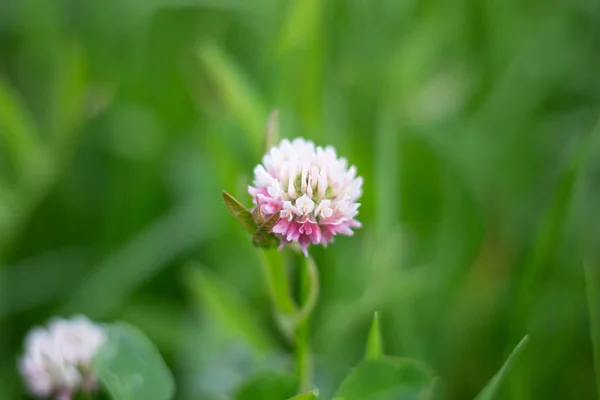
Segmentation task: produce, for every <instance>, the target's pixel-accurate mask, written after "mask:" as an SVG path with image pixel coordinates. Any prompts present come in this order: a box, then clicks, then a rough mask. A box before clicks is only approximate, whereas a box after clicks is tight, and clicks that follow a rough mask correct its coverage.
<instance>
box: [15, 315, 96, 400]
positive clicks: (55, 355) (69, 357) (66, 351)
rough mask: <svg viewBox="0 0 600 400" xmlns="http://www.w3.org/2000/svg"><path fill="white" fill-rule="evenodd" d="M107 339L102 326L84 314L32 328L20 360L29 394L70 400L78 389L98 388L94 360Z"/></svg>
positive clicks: (89, 390)
mask: <svg viewBox="0 0 600 400" xmlns="http://www.w3.org/2000/svg"><path fill="white" fill-rule="evenodd" d="M105 340H106V334H105V332H104V330H103V328H102V327H101V326H99V325H97V324H95V323H93V322H91V321H90V320H89V319H87V318H86V317H83V316H77V317H75V318H72V319H71V320H65V319H54V320H53V321H51V322H50V324H49V326H48V328H41V327H37V328H34V329H32V330H31V331H30V332H29V333H28V335H27V337H26V339H25V353H24V354H23V356H22V357H21V358H20V359H19V370H20V372H21V375H22V376H23V379H24V380H25V383H26V385H27V388H28V389H29V391H30V393H31V394H32V395H33V396H35V397H38V398H48V397H50V396H54V398H55V399H57V400H70V399H72V398H73V396H74V394H75V392H77V390H78V389H83V390H84V391H87V392H93V391H94V390H96V387H97V381H96V378H95V376H94V374H93V371H92V363H93V359H94V356H95V355H96V352H97V351H98V349H99V348H100V347H101V346H102V345H103V344H104V342H105Z"/></svg>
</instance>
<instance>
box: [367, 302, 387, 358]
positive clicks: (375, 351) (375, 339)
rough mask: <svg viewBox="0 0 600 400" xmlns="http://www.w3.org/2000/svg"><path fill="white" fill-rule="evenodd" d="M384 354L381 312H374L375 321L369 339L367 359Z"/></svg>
mask: <svg viewBox="0 0 600 400" xmlns="http://www.w3.org/2000/svg"><path fill="white" fill-rule="evenodd" d="M382 355H383V340H382V338H381V328H380V324H379V313H378V312H375V314H373V323H372V324H371V330H370V331H369V337H368V339H367V351H366V353H365V359H366V360H373V359H376V358H380V357H381V356H382Z"/></svg>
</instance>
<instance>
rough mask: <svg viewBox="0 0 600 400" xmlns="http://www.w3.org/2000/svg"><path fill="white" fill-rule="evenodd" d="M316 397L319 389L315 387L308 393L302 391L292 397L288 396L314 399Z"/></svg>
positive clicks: (307, 399) (293, 398) (308, 399)
mask: <svg viewBox="0 0 600 400" xmlns="http://www.w3.org/2000/svg"><path fill="white" fill-rule="evenodd" d="M317 397H319V391H318V390H316V389H315V390H312V391H310V392H308V393H302V394H299V395H297V396H294V397H292V398H290V399H289V400H314V399H316V398H317Z"/></svg>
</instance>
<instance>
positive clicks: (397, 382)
mask: <svg viewBox="0 0 600 400" xmlns="http://www.w3.org/2000/svg"><path fill="white" fill-rule="evenodd" d="M432 384H433V375H432V373H431V371H430V370H429V368H427V367H426V366H425V365H424V364H422V363H420V362H418V361H416V360H412V359H408V358H394V357H381V358H378V359H376V360H365V361H362V362H361V363H360V364H358V366H357V367H356V368H354V369H353V370H352V372H350V374H349V375H348V376H347V377H346V379H344V381H343V382H342V384H341V385H340V387H339V388H338V390H337V392H336V394H335V396H333V397H334V399H344V400H422V399H428V398H429V395H430V393H431V388H432Z"/></svg>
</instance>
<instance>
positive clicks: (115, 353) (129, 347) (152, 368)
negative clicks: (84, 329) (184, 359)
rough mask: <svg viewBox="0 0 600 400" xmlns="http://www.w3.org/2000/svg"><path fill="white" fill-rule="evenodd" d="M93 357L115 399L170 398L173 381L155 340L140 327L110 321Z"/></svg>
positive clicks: (101, 377)
mask: <svg viewBox="0 0 600 400" xmlns="http://www.w3.org/2000/svg"><path fill="white" fill-rule="evenodd" d="M106 330H107V332H108V340H107V343H106V344H105V345H104V346H103V347H102V348H101V349H100V351H99V352H98V355H97V356H96V359H95V362H94V364H95V369H96V371H97V374H98V379H99V381H100V383H101V385H102V387H103V388H104V389H105V390H106V391H107V392H108V393H110V395H111V397H112V398H113V399H114V400H169V399H171V398H172V397H173V395H174V393H175V381H174V379H173V376H172V375H171V371H169V369H168V368H167V365H166V364H165V362H164V361H163V359H162V357H161V355H160V353H159V352H158V350H157V349H156V347H154V344H153V343H152V342H151V341H150V340H149V339H148V338H147V337H146V335H144V334H143V333H142V332H141V331H140V330H139V329H137V328H135V327H133V326H131V325H128V324H126V323H123V322H119V323H115V324H110V325H108V326H107V327H106Z"/></svg>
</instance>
